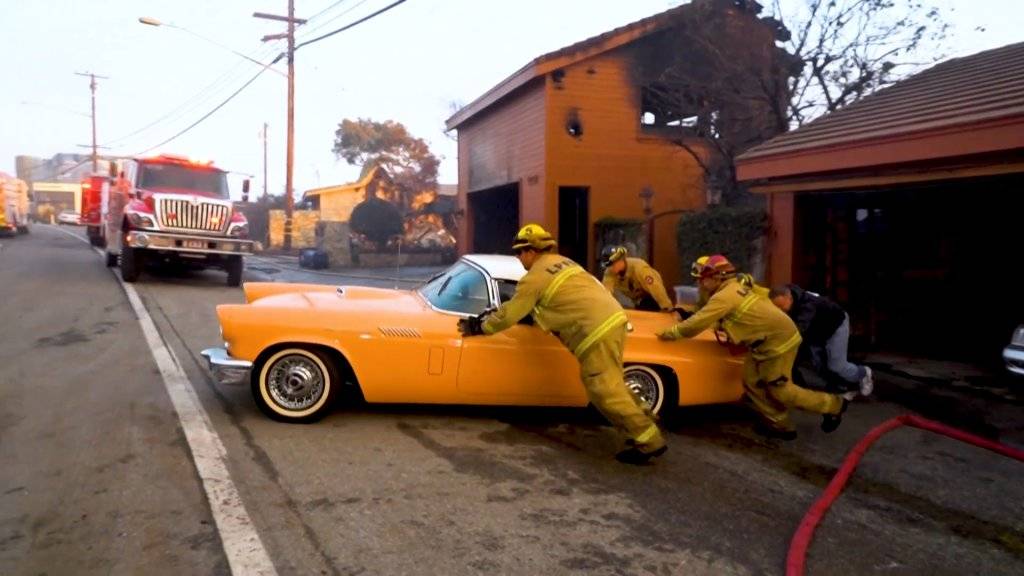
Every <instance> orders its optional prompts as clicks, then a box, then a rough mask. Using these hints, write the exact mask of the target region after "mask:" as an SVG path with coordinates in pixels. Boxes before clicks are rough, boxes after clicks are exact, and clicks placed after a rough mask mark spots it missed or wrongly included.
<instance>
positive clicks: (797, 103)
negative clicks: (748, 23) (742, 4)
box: [772, 0, 949, 126]
mask: <svg viewBox="0 0 1024 576" xmlns="http://www.w3.org/2000/svg"><path fill="white" fill-rule="evenodd" d="M784 5H785V8H784ZM772 11H773V16H774V17H775V18H776V19H778V20H780V21H783V22H786V23H787V24H788V27H789V29H790V30H791V31H792V35H791V36H790V37H789V38H788V40H787V41H786V42H785V47H786V49H787V50H788V51H789V52H791V53H792V54H793V55H795V56H796V57H797V58H799V59H800V60H801V61H802V62H803V63H804V67H803V70H802V71H801V73H800V75H799V76H796V77H794V78H793V79H792V80H791V86H790V92H791V93H792V98H791V100H790V103H789V121H790V125H791V126H800V125H803V124H804V123H806V122H808V121H810V120H813V119H814V118H817V117H818V116H821V115H822V114H825V113H827V112H833V111H835V110H838V109H839V108H842V107H843V106H846V105H847V104H850V103H852V102H855V101H857V100H858V99H860V98H861V97H863V96H865V95H867V94H870V93H871V92H873V91H875V90H877V89H879V88H881V87H883V86H886V85H888V84H891V83H893V82H895V81H896V80H899V79H900V78H902V77H904V76H906V75H907V74H909V73H912V72H914V71H915V70H917V69H918V68H919V67H920V66H922V65H926V64H932V63H934V62H936V61H938V60H939V59H941V58H942V54H941V51H940V50H939V48H941V46H942V43H943V41H944V40H945V39H946V35H947V33H948V31H949V24H947V23H946V22H944V21H943V17H942V13H941V12H940V10H939V9H938V7H936V6H935V5H933V4H929V3H928V2H925V1H922V0H801V1H790V2H782V1H781V0H772Z"/></svg>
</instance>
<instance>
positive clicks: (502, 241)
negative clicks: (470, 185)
mask: <svg viewBox="0 0 1024 576" xmlns="http://www.w3.org/2000/svg"><path fill="white" fill-rule="evenodd" d="M469 213H470V218H472V223H473V224H472V226H473V228H472V230H473V232H472V234H473V237H472V242H471V245H470V252H476V253H479V254H511V253H512V238H514V237H515V235H516V232H518V231H519V184H506V185H504V186H497V187H495V188H488V189H486V190H480V191H477V192H470V193H469Z"/></svg>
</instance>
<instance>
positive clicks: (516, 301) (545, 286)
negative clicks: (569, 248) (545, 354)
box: [483, 254, 626, 356]
mask: <svg viewBox="0 0 1024 576" xmlns="http://www.w3.org/2000/svg"><path fill="white" fill-rule="evenodd" d="M527 314H530V315H532V316H533V319H534V321H535V322H536V324H537V326H538V327H540V328H542V329H543V330H546V331H548V332H552V333H554V334H555V335H556V336H558V338H559V340H561V341H562V343H563V344H565V346H566V347H567V348H568V349H569V350H571V351H572V353H573V354H575V355H576V356H582V355H583V353H584V352H586V351H587V349H588V348H589V347H590V346H591V345H592V344H593V343H594V342H596V341H598V340H600V339H601V337H603V336H604V335H606V334H607V333H608V332H609V331H611V330H612V329H613V328H616V327H618V326H621V325H623V324H625V323H626V313H625V312H624V311H623V310H622V306H619V303H618V302H616V301H615V298H613V297H612V295H611V294H609V293H608V291H607V290H605V289H604V287H603V286H602V285H601V283H600V282H598V281H597V279H596V278H594V277H593V276H591V275H590V274H588V273H587V271H586V270H584V269H583V268H582V267H580V265H579V264H577V263H575V262H573V261H572V260H570V259H568V258H566V257H564V256H560V255H558V254H541V255H540V256H538V257H537V260H536V261H535V262H534V263H533V266H532V267H531V268H530V270H529V271H528V272H527V273H526V275H525V276H523V277H522V278H521V279H520V280H519V284H518V285H516V293H515V295H513V296H512V298H511V299H510V300H509V301H508V302H505V303H504V304H502V305H501V307H500V308H498V310H496V311H495V312H494V313H492V314H490V315H488V316H487V317H486V318H485V319H484V322H483V330H484V333H486V334H494V333H495V332H500V331H502V330H505V329H507V328H510V327H512V326H514V325H515V324H516V323H517V322H519V321H520V320H521V319H523V317H525V316H526V315H527Z"/></svg>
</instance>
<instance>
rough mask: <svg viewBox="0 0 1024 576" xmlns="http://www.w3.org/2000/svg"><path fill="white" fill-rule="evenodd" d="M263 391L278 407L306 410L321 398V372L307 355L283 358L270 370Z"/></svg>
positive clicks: (322, 388)
mask: <svg viewBox="0 0 1024 576" xmlns="http://www.w3.org/2000/svg"><path fill="white" fill-rule="evenodd" d="M267 391H268V392H269V393H270V397H271V398H272V399H273V401H274V402H275V403H276V404H277V405H278V406H281V407H282V408H285V409H287V410H294V411H302V410H306V409H308V408H309V407H311V406H313V405H314V404H316V403H317V401H318V400H320V397H321V396H323V393H324V373H323V371H322V370H321V369H320V366H318V365H317V363H315V362H314V361H313V360H312V359H310V358H308V357H307V356H304V355H298V354H294V355H289V356H284V357H283V358H280V359H278V360H277V361H276V362H275V363H274V364H273V365H272V366H271V367H270V371H269V374H268V375H267Z"/></svg>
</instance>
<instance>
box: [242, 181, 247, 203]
mask: <svg viewBox="0 0 1024 576" xmlns="http://www.w3.org/2000/svg"><path fill="white" fill-rule="evenodd" d="M248 201H249V179H248V178H246V179H245V180H242V202H248Z"/></svg>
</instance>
